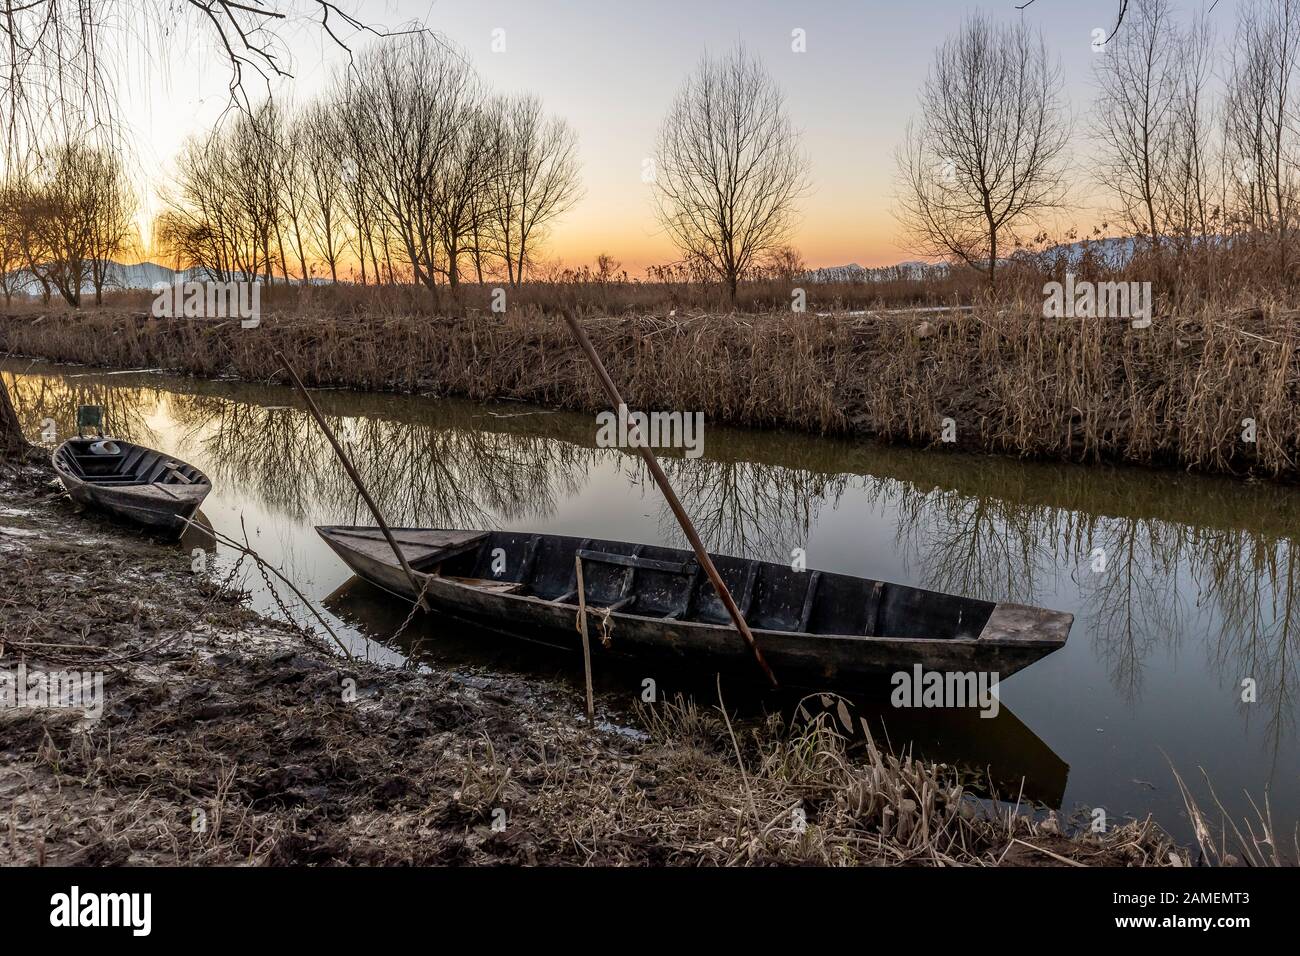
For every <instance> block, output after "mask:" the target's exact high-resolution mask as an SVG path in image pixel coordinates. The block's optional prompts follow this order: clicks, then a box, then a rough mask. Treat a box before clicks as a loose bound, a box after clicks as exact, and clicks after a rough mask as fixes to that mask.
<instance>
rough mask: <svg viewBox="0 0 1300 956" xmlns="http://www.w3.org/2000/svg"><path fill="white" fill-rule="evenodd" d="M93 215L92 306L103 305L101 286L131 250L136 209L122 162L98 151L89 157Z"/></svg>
mask: <svg viewBox="0 0 1300 956" xmlns="http://www.w3.org/2000/svg"><path fill="white" fill-rule="evenodd" d="M87 173H88V175H89V176H90V177H91V191H92V195H93V197H94V198H93V216H92V217H91V221H90V283H91V285H92V286H93V287H94V289H95V304H96V305H103V304H104V287H105V286H106V285H107V284H108V283H109V281H110V280H111V272H112V267H113V265H114V264H115V263H116V261H117V258H118V257H119V256H121V255H122V254H123V253H125V252H128V251H129V250H131V249H132V248H133V247H134V245H135V243H134V235H135V226H134V220H135V214H136V211H137V209H138V208H139V207H138V204H137V201H136V197H135V193H134V191H133V190H132V189H131V183H130V181H129V180H128V178H127V175H126V171H125V170H124V169H123V167H122V162H121V159H120V158H119V157H118V156H117V155H116V154H114V153H113V152H111V151H108V150H97V151H95V152H94V153H92V154H91V156H90V163H89V169H88V170H87Z"/></svg>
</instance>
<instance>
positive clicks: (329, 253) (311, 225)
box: [297, 102, 348, 283]
mask: <svg viewBox="0 0 1300 956" xmlns="http://www.w3.org/2000/svg"><path fill="white" fill-rule="evenodd" d="M297 130H298V132H297V137H298V141H299V143H300V146H301V151H302V152H301V163H302V167H303V172H304V180H305V182H304V189H303V203H304V215H305V219H306V229H307V235H308V242H309V244H310V246H311V250H312V253H313V254H314V255H315V256H316V257H318V259H319V260H321V261H323V262H324V263H325V265H326V267H327V268H328V269H329V273H330V280H331V281H332V282H335V283H337V282H338V281H339V260H340V258H341V257H342V255H343V249H344V244H345V242H346V241H347V234H346V228H345V226H346V221H345V218H344V211H343V210H344V205H345V197H344V195H343V192H344V190H345V189H346V187H347V185H348V184H347V183H346V182H345V178H344V160H345V150H346V146H345V143H344V141H343V130H342V127H341V126H340V125H339V123H338V122H337V120H336V118H335V116H334V113H333V111H332V110H331V109H330V108H329V106H327V105H326V104H325V103H323V102H318V103H314V104H312V105H311V106H309V107H308V108H307V109H306V111H305V112H304V113H303V115H302V116H301V117H299V119H298V121H297Z"/></svg>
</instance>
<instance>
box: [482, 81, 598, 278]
mask: <svg viewBox="0 0 1300 956" xmlns="http://www.w3.org/2000/svg"><path fill="white" fill-rule="evenodd" d="M496 115H497V122H498V123H499V129H498V132H497V142H498V145H497V155H498V162H499V169H498V173H497V175H496V176H495V177H494V178H493V180H492V182H491V185H490V197H489V202H488V206H489V209H490V217H491V219H492V223H491V225H492V227H493V228H492V232H493V235H494V237H495V241H496V252H497V254H498V255H499V256H500V258H501V260H502V262H503V263H504V264H505V268H506V277H507V278H508V279H509V281H510V284H511V285H513V286H518V285H519V284H520V283H521V282H523V280H524V270H525V268H526V266H527V265H528V262H529V250H531V249H532V248H533V247H534V245H535V244H536V243H537V241H538V240H539V239H540V238H542V236H543V234H544V231H545V230H546V228H547V226H549V225H550V223H551V222H552V221H553V220H554V219H556V218H557V217H559V216H560V215H562V214H563V213H565V212H566V211H567V210H568V209H570V208H571V207H572V206H573V204H574V203H575V202H577V200H578V198H579V195H580V192H581V186H580V182H579V178H578V159H577V148H578V147H577V136H576V135H575V134H574V132H573V129H572V127H570V126H569V124H568V123H566V122H565V121H564V120H562V119H548V118H547V117H546V116H545V115H544V114H543V112H542V103H541V100H540V99H538V98H537V97H535V96H523V97H517V98H512V99H508V100H501V101H499V102H498V103H497V114H496Z"/></svg>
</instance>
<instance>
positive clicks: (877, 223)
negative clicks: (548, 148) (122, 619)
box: [123, 0, 1238, 276]
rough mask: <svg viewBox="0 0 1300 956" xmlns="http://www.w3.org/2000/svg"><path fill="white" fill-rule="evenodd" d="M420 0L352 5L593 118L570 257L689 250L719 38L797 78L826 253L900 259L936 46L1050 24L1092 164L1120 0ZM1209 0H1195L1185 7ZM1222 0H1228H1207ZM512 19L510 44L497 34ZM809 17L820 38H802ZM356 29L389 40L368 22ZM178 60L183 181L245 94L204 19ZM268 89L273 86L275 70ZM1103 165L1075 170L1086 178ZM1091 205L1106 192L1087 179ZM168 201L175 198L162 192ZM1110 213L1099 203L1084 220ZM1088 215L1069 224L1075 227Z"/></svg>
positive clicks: (813, 248)
mask: <svg viewBox="0 0 1300 956" xmlns="http://www.w3.org/2000/svg"><path fill="white" fill-rule="evenodd" d="M1018 2H1022V0H986V2H984V3H980V4H972V3H969V2H964V0H910V2H909V0H895V2H885V0H867V2H863V0H855V2H848V0H843V2H835V0H808V2H802V3H796V2H793V0H785V2H779V0H747V2H741V0H708V2H703V0H691V2H687V0H656V2H654V3H640V2H637V3H633V2H611V0H601V2H597V0H563V2H562V0H549V2H548V0H436V2H430V0H411V2H367V3H361V4H357V3H354V4H353V5H352V6H350V7H349V6H348V5H347V4H346V2H345V3H344V6H345V7H346V8H348V9H352V10H356V11H358V12H359V15H360V16H361V17H362V18H363V19H364V20H366V21H367V22H369V23H371V24H375V25H386V26H390V27H397V26H399V25H401V24H404V23H410V22H411V21H415V22H419V23H422V24H424V25H426V26H428V27H429V28H431V29H433V30H435V31H437V32H439V33H440V34H442V35H443V36H444V37H445V38H446V39H447V40H448V41H449V42H451V43H452V44H454V45H456V46H457V47H459V48H460V49H461V50H463V51H464V53H465V55H466V56H467V57H469V58H470V59H471V61H472V62H473V63H474V64H475V65H476V67H477V68H478V70H479V72H480V74H481V75H482V77H483V78H484V80H485V81H487V82H488V83H489V84H490V85H491V86H492V87H494V88H495V89H498V90H501V91H529V92H533V93H536V94H538V95H540V96H541V97H542V98H543V100H544V102H545V104H546V106H547V108H548V110H550V111H551V112H552V113H555V114H557V115H559V116H562V117H564V118H566V119H567V120H568V121H569V122H570V123H571V124H572V125H573V127H574V128H575V129H576V131H577V133H578V138H579V149H580V159H581V163H582V176H583V182H584V188H585V195H584V197H583V199H582V201H581V202H580V203H579V204H578V205H577V206H576V207H575V208H574V209H573V210H572V211H571V212H570V213H569V214H568V215H567V216H566V217H565V218H564V219H563V220H561V221H560V222H559V223H558V224H557V226H556V228H555V230H554V233H553V237H552V239H551V241H550V242H549V243H548V245H547V248H546V250H545V256H546V257H547V258H548V259H551V260H554V259H557V258H558V259H561V260H563V261H564V263H565V264H566V265H580V264H582V263H589V262H591V261H592V260H593V259H594V258H595V256H596V255H597V254H598V253H601V252H607V253H609V254H610V255H612V256H614V257H615V258H616V259H618V260H619V261H621V262H622V263H623V264H624V266H625V267H626V268H627V269H628V270H629V272H631V273H633V274H634V275H638V276H640V275H643V273H644V268H645V266H646V265H649V264H653V263H658V262H665V261H670V260H672V259H674V258H675V256H674V253H673V250H672V247H671V246H670V244H669V243H668V242H667V240H666V238H665V237H664V235H663V234H662V232H661V231H660V230H659V228H658V226H657V224H656V222H655V220H654V217H653V214H652V209H651V204H650V197H649V189H650V187H649V186H648V185H646V184H645V183H643V182H642V181H641V163H642V159H643V158H645V157H647V156H650V155H651V154H652V152H653V149H654V142H655V136H656V132H657V130H658V127H659V123H660V121H661V119H662V117H663V115H664V113H665V111H666V110H667V108H668V106H669V104H670V103H671V101H672V98H673V96H674V93H675V92H676V90H677V88H678V86H679V85H680V83H681V82H682V80H683V78H684V77H685V76H686V74H687V73H689V71H690V70H691V69H692V68H693V67H694V66H695V65H696V63H697V62H698V60H699V58H700V56H701V55H702V54H703V53H705V51H709V52H713V53H721V52H724V51H725V50H727V49H728V48H730V47H731V46H733V45H734V44H736V43H737V42H743V43H744V44H745V45H746V46H747V47H748V48H749V50H750V51H751V52H752V53H755V54H757V55H758V56H760V57H761V58H762V60H763V62H764V63H765V64H766V66H767V68H768V69H769V70H770V72H771V73H772V75H773V76H774V77H775V79H776V80H777V82H778V83H779V84H780V86H781V87H782V89H783V90H784V92H785V94H786V97H787V105H788V107H789V110H790V113H791V116H792V117H793V119H794V122H795V124H796V126H797V127H799V128H800V129H801V130H802V134H803V144H804V149H805V150H806V152H807V154H808V157H809V160H810V176H811V181H812V189H811V191H810V194H809V195H808V197H807V198H806V199H805V200H804V201H803V203H802V205H801V222H800V225H799V229H798V233H797V235H796V236H795V239H794V245H795V246H796V248H798V249H799V250H800V251H801V252H802V253H803V255H804V257H805V258H806V259H807V261H808V262H809V264H810V265H813V266H825V265H841V264H845V263H849V262H857V263H859V264H862V265H885V264H890V263H894V262H898V261H900V260H904V259H908V258H915V253H914V250H912V249H910V248H908V247H907V245H906V242H905V239H904V237H903V236H902V235H901V234H900V230H899V227H898V225H897V223H896V221H895V219H894V218H893V215H892V212H891V209H892V207H893V205H894V196H895V164H894V150H895V148H896V146H897V144H898V143H899V142H900V140H901V138H902V134H903V130H904V128H905V126H906V124H907V121H908V119H909V117H910V116H911V115H912V114H913V113H914V111H915V106H916V94H917V90H918V87H919V85H920V83H921V81H922V79H923V78H924V76H925V72H926V70H927V68H928V64H929V62H930V59H931V57H932V54H933V52H934V49H935V47H936V46H938V45H939V44H940V43H941V42H942V41H943V39H944V37H945V36H946V35H947V34H949V33H951V32H952V31H954V30H955V29H956V27H957V26H958V24H959V23H960V21H961V19H962V17H963V16H964V15H965V14H967V13H969V12H970V11H972V10H974V9H977V8H978V9H982V10H984V11H986V12H989V13H991V14H993V15H995V16H999V17H1004V18H1006V19H1013V18H1017V17H1024V18H1025V19H1027V20H1028V21H1029V22H1030V23H1032V24H1034V25H1037V26H1040V27H1041V28H1042V30H1043V31H1044V34H1045V35H1046V38H1047V41H1048V44H1049V46H1050V47H1051V49H1052V50H1053V51H1054V52H1055V53H1056V55H1057V56H1059V58H1060V61H1061V66H1062V70H1063V73H1064V77H1065V82H1066V94H1067V97H1068V100H1069V105H1070V109H1071V115H1072V122H1073V125H1074V128H1075V130H1076V133H1075V136H1074V148H1073V150H1072V159H1073V161H1074V162H1075V163H1076V164H1078V166H1079V167H1080V168H1081V170H1084V171H1086V168H1087V164H1088V163H1089V162H1090V159H1091V157H1090V153H1091V147H1092V142H1093V140H1092V137H1091V134H1090V132H1089V129H1090V123H1091V119H1090V117H1089V106H1090V103H1091V101H1092V99H1093V96H1094V85H1093V81H1092V75H1091V70H1092V63H1093V58H1094V56H1095V55H1096V54H1095V53H1094V52H1093V51H1092V49H1091V44H1092V40H1093V31H1094V30H1097V29H1104V30H1106V31H1107V32H1109V28H1110V26H1111V25H1112V23H1113V19H1114V16H1115V13H1116V10H1117V7H1118V0H1035V2H1034V3H1033V4H1032V5H1031V6H1029V7H1028V8H1027V9H1026V10H1024V11H1023V12H1019V11H1017V10H1016V9H1015V8H1016V5H1017V3H1018ZM1202 2H1203V0H1184V2H1183V3H1181V4H1180V5H1179V8H1178V12H1179V14H1180V17H1182V18H1187V17H1190V16H1191V14H1192V13H1193V12H1194V11H1196V10H1199V9H1200V7H1201V5H1202ZM1204 2H1205V3H1207V4H1208V3H1209V2H1212V0H1204ZM1237 5H1238V0H1222V2H1220V3H1219V4H1218V6H1217V7H1216V8H1215V10H1214V12H1213V17H1212V19H1213V22H1214V25H1215V27H1216V29H1217V31H1218V36H1219V41H1220V47H1221V48H1222V45H1223V43H1224V41H1225V39H1226V38H1228V37H1230V36H1231V32H1232V26H1233V23H1234V21H1235V16H1236V7H1237ZM497 28H500V29H503V30H504V31H505V41H506V50H505V52H503V53H494V52H492V49H491V44H492V38H493V31H494V30H496V29H497ZM795 29H802V30H803V31H805V33H806V37H807V52H804V53H796V52H793V51H792V49H791V36H792V31H793V30H795ZM351 42H352V43H353V45H354V46H355V47H356V48H358V49H360V48H361V47H363V46H364V45H365V44H366V43H370V42H382V41H376V40H374V39H373V38H368V37H367V36H365V35H361V36H354V37H353V38H352V41H351ZM164 45H165V47H166V48H167V49H168V51H169V52H168V53H167V54H166V56H165V58H164V59H163V60H162V61H160V62H154V63H152V64H149V65H148V66H139V67H137V68H133V69H132V71H131V72H132V73H135V74H136V75H134V76H130V77H127V78H126V79H127V82H125V83H124V84H123V85H124V87H125V88H126V89H127V90H128V92H129V97H130V103H129V107H128V115H127V119H128V121H129V123H130V124H131V126H132V127H133V128H134V129H135V131H136V134H137V137H136V142H137V144H138V146H139V153H140V160H141V173H142V175H143V176H145V177H151V178H163V179H165V177H166V175H167V171H168V169H169V166H170V160H171V158H172V157H173V156H174V155H175V153H176V151H177V148H178V147H179V145H180V143H181V142H182V141H183V139H184V138H185V136H186V135H188V134H191V133H194V132H201V131H203V130H206V129H207V128H209V127H210V126H211V125H212V123H214V122H215V121H216V120H217V118H218V117H219V116H220V115H221V113H222V111H223V109H224V107H225V106H226V105H227V103H228V92H227V90H226V85H227V82H228V75H227V73H226V71H225V62H224V60H223V59H222V58H221V57H220V56H219V55H218V54H217V53H216V52H215V50H214V49H212V47H211V44H210V43H207V42H205V35H204V34H201V33H199V32H198V30H197V29H196V27H195V26H193V25H190V26H188V27H186V28H183V29H182V30H180V31H179V33H178V34H177V35H176V36H174V37H170V38H168V39H167V40H166V41H165V44H164ZM287 52H288V53H289V54H290V56H291V60H292V64H293V72H294V73H295V78H294V79H293V80H287V81H282V82H279V83H277V84H276V85H275V86H274V87H273V91H274V93H275V95H278V96H288V97H292V98H294V99H307V98H310V97H311V96H312V95H314V94H315V93H316V92H317V91H319V90H320V89H321V88H322V86H323V85H324V84H325V83H326V82H327V80H328V78H329V76H330V74H331V71H332V70H333V69H334V68H335V67H336V66H338V65H339V64H340V63H342V62H344V60H345V54H343V53H342V52H341V51H340V50H339V49H338V48H337V47H335V46H333V45H332V44H331V43H330V42H329V41H328V38H326V37H324V36H323V34H322V33H321V32H320V30H319V29H318V28H315V27H311V26H308V25H305V24H303V25H299V26H297V27H296V28H294V30H293V31H292V33H291V35H290V38H289V42H288V51H287ZM248 88H249V90H250V94H253V93H258V92H260V91H264V89H265V87H264V86H262V85H259V83H258V81H253V82H251V83H250V84H249V87H248ZM1085 178H1086V177H1085V175H1083V173H1080V174H1079V175H1078V176H1076V177H1075V179H1076V181H1077V182H1079V183H1080V184H1082V183H1083V182H1084V180H1085ZM1079 189H1080V190H1081V192H1080V195H1079V196H1078V199H1079V201H1080V202H1081V203H1082V204H1085V205H1087V204H1089V203H1091V202H1093V200H1091V199H1090V198H1089V197H1088V196H1087V195H1084V194H1083V190H1084V187H1083V186H1082V185H1080V186H1079ZM149 203H150V208H156V207H157V200H156V198H154V199H150V200H149ZM1100 215H1101V213H1100V212H1099V211H1097V209H1096V208H1095V206H1093V208H1089V209H1085V211H1083V212H1081V213H1079V214H1078V215H1077V216H1076V217H1075V220H1076V221H1075V222H1074V223H1073V224H1075V225H1078V226H1079V227H1081V228H1082V229H1084V230H1088V229H1090V228H1091V227H1092V226H1093V225H1094V224H1095V223H1096V222H1098V221H1099V219H1100ZM1069 224H1070V223H1060V224H1058V225H1059V226H1061V227H1064V226H1067V225H1069Z"/></svg>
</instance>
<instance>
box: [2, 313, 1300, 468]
mask: <svg viewBox="0 0 1300 956" xmlns="http://www.w3.org/2000/svg"><path fill="white" fill-rule="evenodd" d="M1039 309H1040V307H1039V305H1038V303H1037V302H1035V301H1021V302H1020V303H1018V304H1012V305H1008V306H1003V307H1000V308H997V309H994V308H979V309H976V310H973V311H970V312H958V313H943V314H934V313H931V314H930V315H928V316H926V317H921V316H917V315H914V314H909V313H904V314H888V315H879V316H873V317H865V318H864V317H852V316H846V315H831V316H816V315H812V314H792V313H771V314H765V315H754V316H742V315H734V314H733V315H700V316H691V317H685V318H682V317H673V318H668V317H665V316H660V315H639V316H628V317H621V318H593V317H588V318H587V319H586V323H587V327H588V329H589V330H590V332H591V335H592V338H593V340H594V342H595V345H596V347H597V349H598V350H599V351H600V353H601V354H602V356H604V358H605V360H606V362H607V364H608V365H609V367H610V369H611V371H612V372H613V374H614V376H615V378H616V379H617V380H618V382H619V383H620V385H621V387H622V389H623V392H624V395H625V396H626V397H627V399H628V401H629V403H631V404H632V405H634V406H639V407H643V408H662V409H680V410H685V411H697V410H698V411H703V412H704V413H705V414H706V416H707V418H708V420H709V421H710V422H715V423H719V422H721V423H731V424H739V425H750V426H759V427H786V428H793V429H800V430H807V431H813V432H820V433H827V434H844V435H861V436H875V437H879V438H882V439H885V440H889V441H899V442H908V443H912V444H917V445H941V446H942V447H946V448H959V449H965V450H975V451H989V452H998V453H1005V454H1011V455H1020V456H1032V457H1038V458H1047V459H1056V460H1067V461H1082V462H1093V461H1103V460H1105V461H1124V462H1133V463H1140V464H1151V465H1169V466H1175V467H1179V468H1188V469H1197V470H1202V471H1207V472H1224V473H1231V474H1238V475H1246V474H1250V475H1258V476H1265V477H1270V478H1285V479H1294V478H1296V477H1297V462H1300V362H1298V361H1297V352H1296V350H1297V346H1300V334H1298V333H1300V323H1297V317H1298V316H1300V313H1297V312H1295V311H1291V310H1288V309H1285V308H1282V307H1281V306H1279V305H1276V304H1265V305H1263V306H1260V307H1257V308H1251V309H1245V310H1237V311H1232V310H1226V309H1221V308H1212V307H1205V308H1202V309H1200V310H1197V311H1193V312H1190V313H1181V314H1164V315H1159V314H1158V315H1157V317H1156V319H1155V322H1154V324H1153V325H1152V326H1151V327H1150V328H1148V329H1145V330H1140V329H1132V328H1130V327H1129V324H1128V323H1127V322H1126V321H1124V320H1122V319H1089V320H1080V319H1067V320H1061V319H1057V320H1047V319H1043V318H1042V317H1041V315H1039V314H1038V312H1039ZM277 348H282V349H284V350H285V351H286V353H288V354H289V355H291V356H293V358H294V361H295V363H296V365H297V367H298V369H299V371H300V373H301V374H302V375H303V377H304V379H305V380H306V381H307V382H308V383H309V384H315V385H321V386H345V387H354V388H360V389H369V390H389V391H406V392H419V393H429V394H454V395H464V396H467V397H469V398H474V399H486V398H502V397H505V398H514V399H521V400H525V401H531V402H536V403H539V404H544V405H552V406H558V407H564V408H570V409H577V410H584V411H591V410H595V409H599V408H602V407H604V406H603V399H602V397H601V394H600V392H599V389H598V386H597V384H596V382H595V379H594V377H593V375H592V374H591V371H590V369H589V368H588V367H587V366H586V364H585V363H584V361H583V359H582V357H581V355H580V354H579V353H578V351H577V350H576V348H575V346H574V345H573V343H572V341H571V340H570V338H569V335H568V332H567V330H566V329H565V328H564V326H563V323H562V322H561V320H560V319H558V318H556V317H554V316H551V315H547V314H545V313H544V312H542V311H540V310H527V309H521V310H517V311H512V312H509V313H507V314H506V315H503V316H495V315H491V314H482V313H474V314H469V315H466V316H462V317H458V318H441V319H437V318H428V317H420V316H405V317H401V316H391V317H370V318H364V317H352V318H339V317H334V316H329V315H325V314H315V315H313V314H292V315H290V314H276V315H271V316H268V317H266V318H265V319H264V320H263V323H262V326H261V327H260V328H258V329H256V330H242V329H240V328H239V325H238V323H234V322H228V323H210V322H199V321H187V320H155V319H151V318H144V317H138V316H134V315H131V314H126V313H113V312H103V313H86V314H78V315H68V314H49V315H43V316H40V317H33V316H23V315H17V316H9V317H7V318H5V319H0V350H2V351H6V352H11V353H15V354H24V355H33V356H40V357H44V358H48V359H52V360H57V361H71V362H80V363H86V364H95V365H103V366H109V367H115V368H141V367H146V368H165V369H169V370H174V371H178V372H182V373H188V374H193V375H198V376H205V377H212V376H217V375H235V376H237V377H239V378H243V379H246V380H253V381H260V380H269V379H272V378H273V377H274V376H275V375H276V374H277V369H276V366H275V361H274V359H273V358H272V353H273V352H274V350H275V349H277ZM945 418H951V419H952V420H953V422H954V424H955V428H956V439H957V440H956V442H955V443H953V444H951V445H945V444H943V443H942V441H941V439H942V434H943V420H944V419H945ZM1245 419H1253V420H1254V422H1255V426H1254V427H1255V434H1256V440H1255V441H1254V442H1249V441H1246V440H1244V439H1243V432H1244V431H1245V426H1244V425H1243V421H1244V420H1245Z"/></svg>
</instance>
